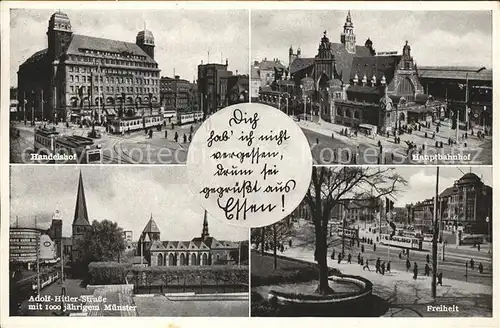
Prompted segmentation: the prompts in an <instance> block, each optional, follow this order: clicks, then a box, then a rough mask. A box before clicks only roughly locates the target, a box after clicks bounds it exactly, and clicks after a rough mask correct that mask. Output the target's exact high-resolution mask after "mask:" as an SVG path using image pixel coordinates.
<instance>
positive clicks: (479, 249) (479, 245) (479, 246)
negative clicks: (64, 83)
mask: <svg viewBox="0 0 500 328" xmlns="http://www.w3.org/2000/svg"><path fill="white" fill-rule="evenodd" d="M18 132H19V131H18ZM477 250H478V251H479V252H480V251H481V244H477Z"/></svg>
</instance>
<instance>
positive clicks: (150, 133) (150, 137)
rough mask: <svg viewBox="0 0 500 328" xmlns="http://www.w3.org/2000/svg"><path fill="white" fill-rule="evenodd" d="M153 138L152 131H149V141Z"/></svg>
mask: <svg viewBox="0 0 500 328" xmlns="http://www.w3.org/2000/svg"><path fill="white" fill-rule="evenodd" d="M152 138H153V129H149V139H152Z"/></svg>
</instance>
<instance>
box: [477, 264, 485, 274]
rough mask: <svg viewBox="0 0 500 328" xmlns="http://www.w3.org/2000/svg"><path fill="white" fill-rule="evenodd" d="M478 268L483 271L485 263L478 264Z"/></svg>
mask: <svg viewBox="0 0 500 328" xmlns="http://www.w3.org/2000/svg"><path fill="white" fill-rule="evenodd" d="M478 269H479V273H481V274H482V273H483V269H484V268H483V263H479V266H478Z"/></svg>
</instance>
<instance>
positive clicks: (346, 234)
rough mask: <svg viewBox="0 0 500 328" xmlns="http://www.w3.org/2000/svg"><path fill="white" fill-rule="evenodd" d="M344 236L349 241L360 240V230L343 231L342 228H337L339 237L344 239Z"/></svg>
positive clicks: (345, 229)
mask: <svg viewBox="0 0 500 328" xmlns="http://www.w3.org/2000/svg"><path fill="white" fill-rule="evenodd" d="M342 234H344V237H345V238H347V239H354V240H357V239H358V230H357V229H351V228H344V229H342V228H341V227H340V228H337V235H338V236H340V237H342Z"/></svg>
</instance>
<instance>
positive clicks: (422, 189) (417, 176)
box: [394, 166, 493, 207]
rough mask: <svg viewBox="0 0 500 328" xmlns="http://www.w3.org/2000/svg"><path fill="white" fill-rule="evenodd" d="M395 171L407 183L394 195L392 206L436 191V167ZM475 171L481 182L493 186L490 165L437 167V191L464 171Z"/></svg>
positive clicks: (423, 198) (397, 205)
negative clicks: (402, 189)
mask: <svg viewBox="0 0 500 328" xmlns="http://www.w3.org/2000/svg"><path fill="white" fill-rule="evenodd" d="M396 172H397V173H398V174H400V175H401V176H402V177H403V178H404V179H405V180H406V181H407V183H408V185H407V186H406V187H403V188H404V191H403V192H400V193H399V194H398V195H395V197H394V206H396V207H404V206H405V205H406V204H409V203H416V202H419V201H423V200H425V199H429V198H432V197H434V195H435V191H436V189H435V188H436V167H434V166H432V167H423V166H419V167H414V166H411V167H409V166H407V167H398V168H397V169H396ZM469 172H472V173H475V174H476V175H477V176H478V177H480V178H481V176H482V178H483V183H485V184H486V185H489V186H491V187H493V169H492V168H491V167H484V168H483V167H472V168H470V167H459V168H457V167H456V166H454V167H451V166H450V167H443V166H441V167H440V168H439V186H438V187H439V193H441V192H442V191H444V190H445V189H446V188H448V187H452V186H453V183H454V182H455V181H456V180H458V179H460V178H461V177H462V176H463V175H464V174H465V173H469Z"/></svg>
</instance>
